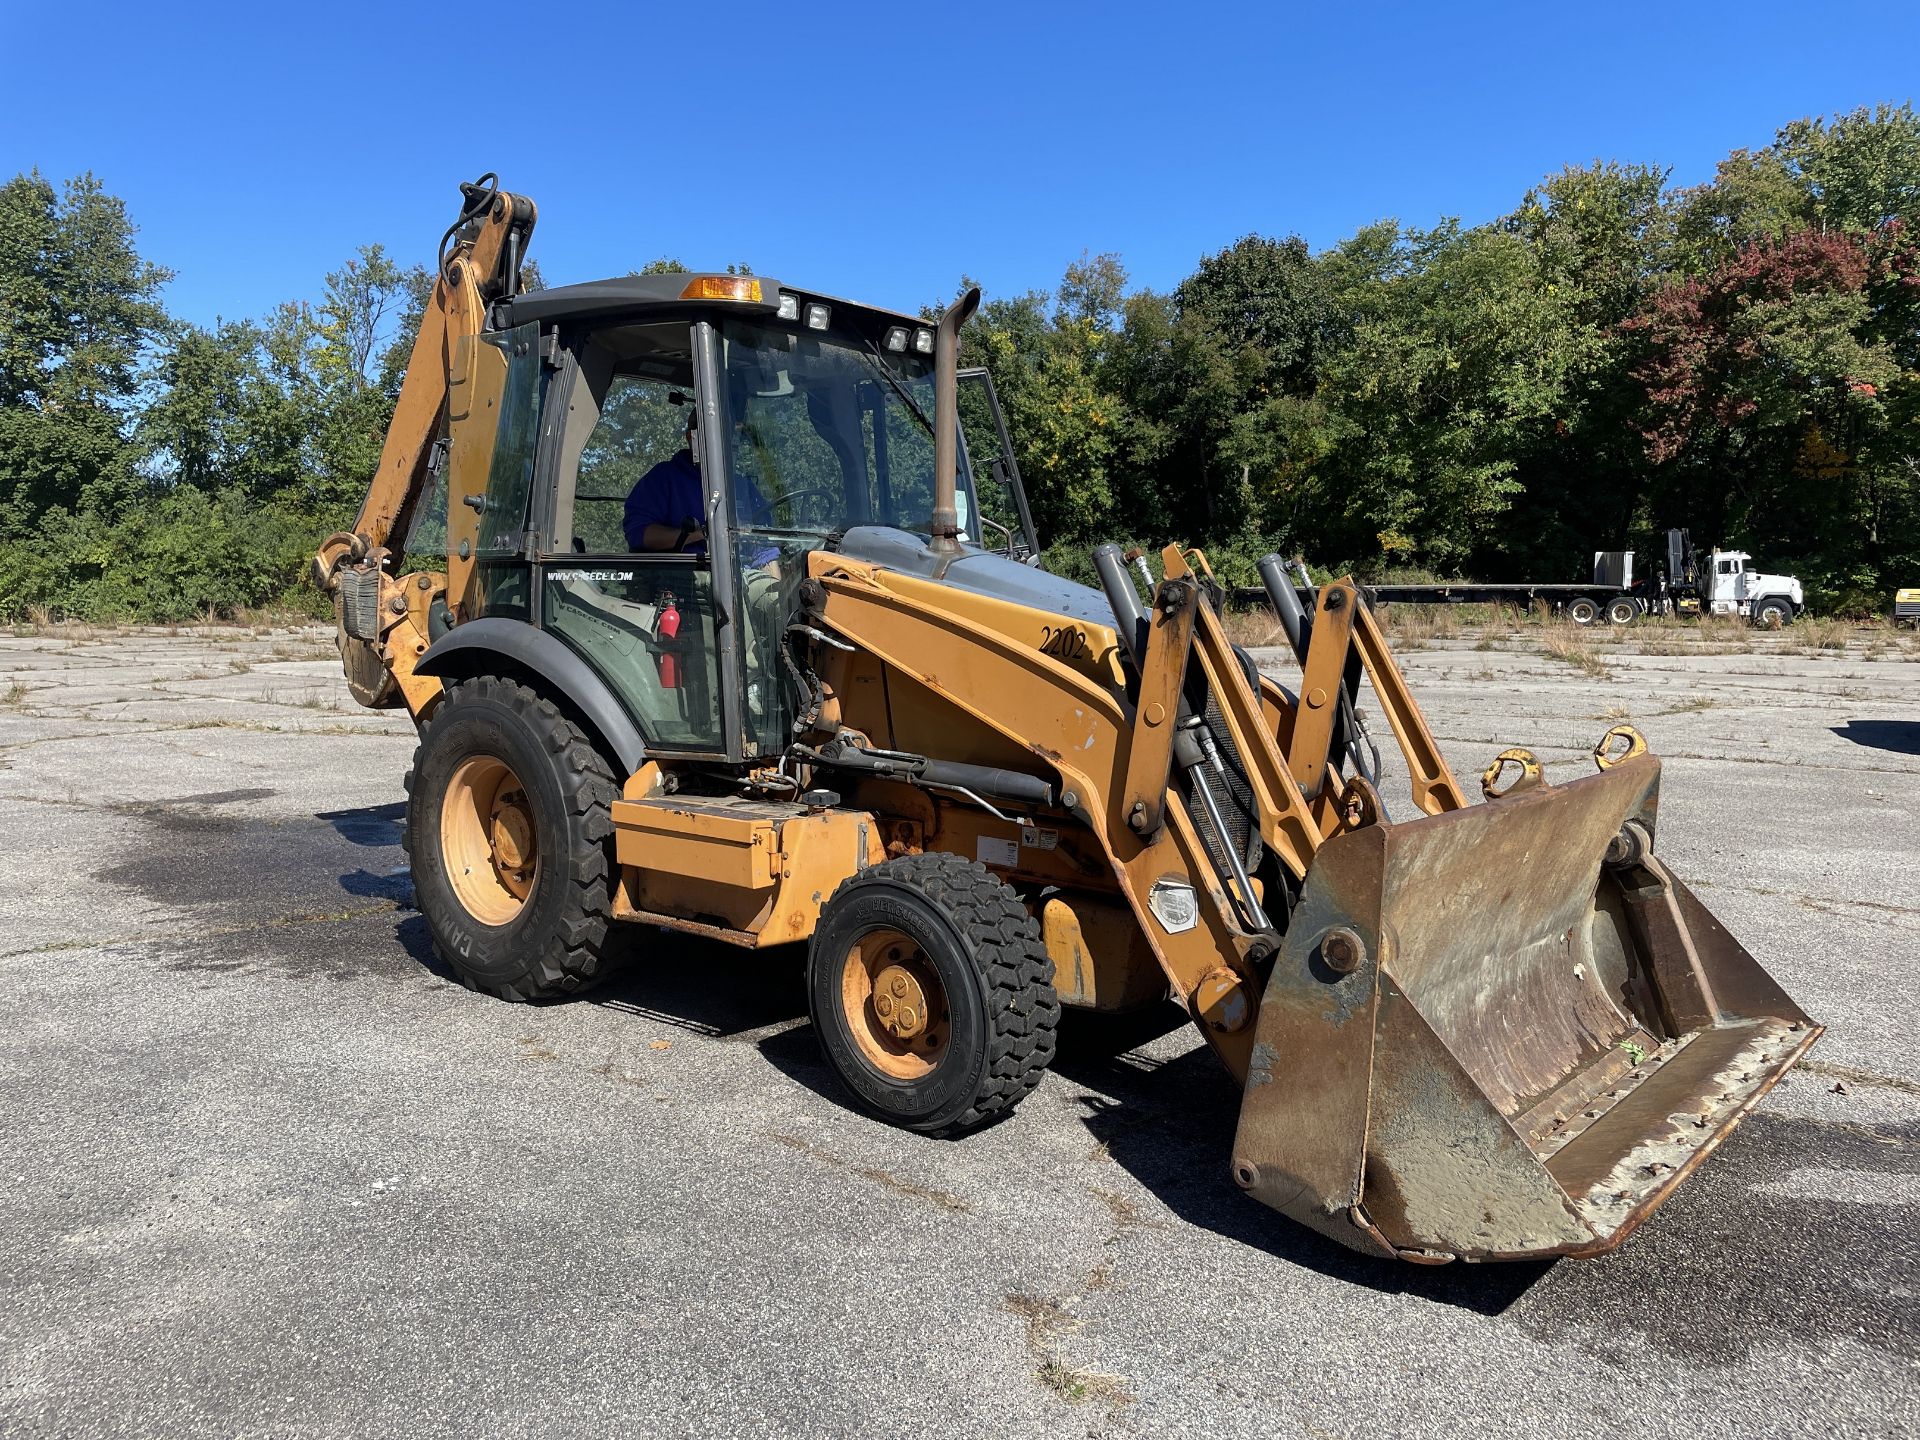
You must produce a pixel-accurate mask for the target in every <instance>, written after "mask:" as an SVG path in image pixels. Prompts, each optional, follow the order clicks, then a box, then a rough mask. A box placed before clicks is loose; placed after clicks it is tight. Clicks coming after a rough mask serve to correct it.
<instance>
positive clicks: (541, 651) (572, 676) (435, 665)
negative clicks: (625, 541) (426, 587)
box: [413, 616, 647, 776]
mask: <svg viewBox="0 0 1920 1440" xmlns="http://www.w3.org/2000/svg"><path fill="white" fill-rule="evenodd" d="M503 662H504V663H503ZM413 668H414V671H415V673H416V674H420V675H433V676H436V677H438V678H440V679H442V680H464V679H468V678H470V677H472V676H474V675H498V674H502V673H512V672H515V671H519V672H525V673H526V674H528V675H530V676H531V677H532V678H533V679H535V680H536V681H537V682H538V683H539V684H540V685H541V686H542V687H543V688H545V689H546V690H547V691H548V692H549V694H550V696H551V698H553V699H554V700H556V701H559V702H562V703H564V704H565V705H566V707H567V708H569V709H571V710H572V711H573V713H574V715H575V716H576V717H578V718H579V719H580V720H581V721H583V722H584V723H585V726H586V728H587V729H588V730H589V731H590V732H591V733H592V734H593V736H594V738H595V739H596V740H597V741H599V742H600V743H601V745H602V746H603V748H604V749H605V750H606V752H607V754H608V755H609V756H611V757H612V758H613V759H615V760H617V761H618V762H619V763H620V766H621V774H622V775H623V776H625V775H631V774H633V773H634V771H636V770H638V769H639V768H640V766H641V764H642V763H643V762H644V761H645V760H646V758H647V745H646V740H645V738H644V737H643V736H642V735H641V734H640V730H639V728H638V727H637V726H636V725H635V724H634V723H633V718H632V717H631V716H630V715H628V714H627V712H626V709H625V708H624V707H623V706H622V705H621V704H620V701H619V699H618V698H617V697H616V696H615V695H614V693H613V691H612V689H611V688H610V687H609V686H608V685H607V682H606V681H604V680H602V679H601V678H600V676H599V675H598V674H596V673H595V672H594V669H593V667H592V666H590V665H588V664H587V662H586V661H584V660H582V659H581V658H580V657H579V656H578V655H576V654H575V653H574V652H573V651H572V650H569V649H568V648H567V647H566V646H565V645H564V644H562V643H561V642H560V641H559V640H557V639H555V638H554V637H553V636H552V635H550V634H548V633H547V632H546V631H545V630H539V629H536V628H534V627H533V626H531V625H529V624H527V623H526V622H525V621H522V620H505V619H500V618H498V617H487V616H482V617H481V618H480V619H478V620H469V621H467V622H466V623H465V624H464V625H456V626H455V627H454V628H453V629H451V630H449V631H448V632H447V633H446V634H444V635H442V636H441V637H440V638H439V639H438V640H436V641H434V642H433V644H431V645H430V646H428V647H427V653H426V654H424V655H422V656H421V657H420V661H419V663H418V664H417V665H415V666H414V667H413Z"/></svg>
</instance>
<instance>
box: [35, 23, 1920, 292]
mask: <svg viewBox="0 0 1920 1440" xmlns="http://www.w3.org/2000/svg"><path fill="white" fill-rule="evenodd" d="M457 17H458V18H461V20H462V23H461V24H460V26H459V28H457V29H456V28H454V27H453V26H452V25H451V24H450V21H451V20H453V19H455V18H457ZM0 46H4V48H5V49H6V50H7V51H10V52H11V55H10V59H9V63H8V64H7V66H6V73H7V77H8V78H7V84H6V87H5V99H4V109H3V110H0V174H12V173H14V172H15V171H17V170H22V169H26V168H29V167H31V166H35V165H37V166H39V167H40V169H41V170H42V171H43V172H45V173H46V174H48V175H49V176H52V177H54V178H56V179H57V178H60V177H64V176H67V175H71V174H75V173H78V172H80V171H83V170H89V169H90V170H92V171H93V172H94V173H96V174H97V175H98V176H99V177H100V178H101V180H102V181H103V182H104V183H105V185H106V186H107V188H108V189H109V190H111V191H112V192H114V193H116V194H118V195H120V196H122V197H123V198H125V200H126V201H127V203H128V206H129V209H130V211H131V213H132V216H133V218H134V220H135V222H136V223H137V224H138V225H139V226H140V227H141V246H142V249H143V251H144V253H146V254H147V255H148V257H149V258H151V259H153V260H156V261H158V262H160V263H162V264H165V265H167V266H169V267H171V268H172V269H174V270H175V271H177V272H178V278H177V279H176V280H175V281H174V283H173V285H172V287H171V289H170V291H169V295H168V299H169V303H170V305H171V306H172V308H173V309H174V310H175V312H176V313H178V314H180V315H182V316H184V317H186V318H188V319H191V320H195V321H199V322H201V323H208V322H211V321H212V320H213V318H214V317H215V316H216V315H222V316H225V317H227V318H230V319H231V318H238V317H240V316H248V315H259V314H262V313H264V312H265V311H266V310H267V309H268V308H270V307H271V306H272V305H273V304H275V303H276V302H278V301H280V300H283V299H289V298H296V297H306V296H312V295H313V294H315V293H316V291H317V290H318V286H319V280H320V277H321V275H323V274H324V273H325V272H326V271H327V270H328V269H331V268H333V267H334V266H336V265H338V264H339V263H340V261H341V260H343V259H344V258H346V257H347V256H348V255H350V254H352V253H353V251H354V250H355V248H356V247H357V246H359V245H361V244H363V243H365V242H368V241H375V240H378V241H381V242H383V243H384V244H385V245H386V246H387V247H388V249H389V250H390V251H391V252H393V253H394V254H395V255H396V256H397V257H398V258H401V259H403V260H426V259H428V258H429V257H430V255H431V253H432V247H433V245H434V243H435V241H436V240H437V239H438V238H439V235H440V232H441V230H442V229H443V228H445V226H446V224H447V223H448V221H449V220H450V219H451V216H452V213H453V209H454V207H455V205H456V204H457V196H456V194H455V190H454V187H455V185H456V183H457V182H458V181H459V180H461V179H466V178H471V177H472V176H474V175H476V174H478V173H479V172H480V171H482V170H488V169H492V170H497V171H498V172H499V173H500V176H501V179H502V182H503V183H504V184H505V185H506V186H507V187H508V188H510V189H515V190H519V191H522V192H523V193H526V194H529V195H531V196H532V197H533V198H534V199H535V200H536V201H537V203H538V204H539V206H540V227H539V231H538V233H537V235H536V236H535V239H534V244H533V253H534V254H535V255H536V256H537V257H538V258H539V260H540V262H541V266H542V269H543V271H544V273H545V274H546V277H547V279H548V281H549V283H564V282H566V281H570V280H585V279H593V278H597V277H599V276H602V275H608V274H619V273H622V272H624V271H626V270H628V269H630V268H633V267H636V266H638V265H640V264H643V263H644V262H646V261H647V260H650V259H653V258H655V257H656V256H660V255H673V256H677V257H679V258H680V259H682V260H684V261H685V262H686V263H688V264H689V265H693V266H696V267H703V266H713V267H719V266H723V265H725V264H726V263H727V262H729V261H746V262H749V263H751V264H752V265H753V266H754V268H755V269H756V270H758V271H759V272H760V273H762V274H767V275H773V276H776V277H784V278H787V279H790V280H791V281H793V282H794V283H796V284H805V285H808V286H810V287H814V288H818V289H821V290H825V291H829V292H833V293H839V294H844V295H850V296H855V297H858V298H862V299H866V300H870V301H872V302H874V303H877V304H882V305H890V306H897V307H902V308H913V307H917V306H918V305H920V304H922V303H925V302H929V301H935V300H938V299H940V298H941V297H943V296H945V295H947V294H950V293H951V291H952V287H953V285H954V282H955V281H956V280H957V278H958V277H959V276H960V275H961V274H962V273H967V274H971V275H973V276H974V277H975V278H977V279H979V280H980V281H981V282H983V283H984V284H985V285H986V286H987V288H988V290H989V293H996V292H997V293H1008V292H1015V291H1020V290H1025V289H1030V288H1045V287H1049V286H1051V285H1052V284H1053V283H1054V282H1055V281H1056V280H1057V278H1058V277H1059V274H1060V272H1061V270H1062V268H1063V267H1064V266H1065V265H1066V264H1067V263H1068V262H1069V261H1071V260H1073V259H1075V258H1076V257H1078V256H1079V254H1080V253H1081V252H1082V251H1083V250H1092V251H1095V252H1098V251H1103V250H1111V251H1117V252H1118V253H1119V254H1120V256H1121V258H1122V261H1123V262H1124V263H1125V264H1126V266H1127V267H1128V269H1129V270H1130V272H1131V273H1132V276H1133V279H1134V281H1135V283H1136V284H1144V285H1151V286H1155V287H1166V286H1170V285H1172V284H1174V283H1175V282H1177V281H1178V280H1179V279H1180V278H1181V277H1182V276H1183V275H1185V274H1186V273H1188V272H1189V271H1190V270H1191V269H1192V268H1193V265H1194V263H1195V262H1196V261H1197V260H1198V259H1199V257H1200V256H1201V255H1203V254H1205V253H1207V252H1209V251H1211V250H1217V249H1219V248H1220V247H1221V246H1223V245H1225V244H1227V243H1228V242H1230V241H1231V240H1233V239H1234V238H1235V237H1236V236H1239V235H1242V234H1245V233H1247V232H1249V231H1260V232H1263V233H1267V234H1287V233H1298V234H1300V235H1303V236H1304V237H1306V239H1307V240H1308V241H1309V242H1310V243H1311V244H1312V245H1313V246H1314V247H1315V248H1316V249H1318V248H1322V247H1325V246H1327V245H1330V244H1332V243H1334V242H1336V241H1337V240H1339V239H1340V238H1342V237H1343V236H1345V235H1348V234H1350V233H1352V231H1353V230H1355V229H1356V228H1357V227H1359V226H1360V225H1363V224H1366V223H1367V222H1369V221H1372V220H1375V219H1379V218H1382V217H1385V216H1397V217H1399V218H1401V219H1403V220H1405V221H1407V222H1409V223H1412V224H1430V223H1432V222H1433V221H1434V220H1435V219H1437V218H1438V217H1440V216H1442V215H1445V214H1458V215H1460V216H1461V217H1462V218H1464V219H1465V220H1467V221H1468V222H1469V223H1472V222H1477V221H1481V220H1486V219H1490V218H1493V217H1495V216H1497V215H1499V214H1502V213H1504V212H1505V211H1506V210H1508V209H1510V208H1511V207H1512V206H1513V205H1514V203H1515V202H1517V201H1518V199H1519V198H1520V196H1521V194H1522V193H1524V191H1525V190H1526V188H1527V186H1528V185H1530V184H1532V183H1534V182H1535V181H1537V180H1538V179H1539V178H1540V177H1542V176H1543V175H1545V174H1548V173H1550V172H1551V171H1554V170H1556V169H1558V168H1560V167H1561V166H1562V165H1565V164H1567V163H1570V162H1585V161H1590V160H1594V159H1596V158H1606V159H1618V160H1623V161H1644V162H1649V163H1658V164H1661V165H1666V166H1670V167H1672V170H1673V180H1674V182H1675V183H1681V184H1690V183H1694V182H1697V181H1700V180H1704V179H1706V178H1708V177H1709V176H1711V174H1712V170H1713V165H1714V162H1715V161H1716V160H1717V159H1718V158H1719V157H1720V156H1722V155H1724V154H1725V153H1726V152H1727V151H1728V150H1729V149H1731V148H1733V147H1736V146H1758V145H1762V144H1765V143H1766V142H1767V141H1768V140H1769V139H1770V138H1771V137H1772V135H1773V132H1774V130H1775V129H1776V128H1777V127H1778V126H1779V125H1780V124H1782V123H1784V122H1785V121H1787V120H1789V119H1792V118H1794V117H1796V116H1800V115H1808V114H1825V113H1832V112H1834V111H1838V110H1844V109H1850V108H1852V107H1854V106H1857V105H1864V104H1871V103H1873V102H1875V101H1880V100H1891V101H1903V100H1907V99H1910V98H1914V96H1915V90H1916V86H1917V85H1920V65H1917V64H1916V62H1917V61H1920V6H1914V5H1910V4H1898V5H1890V6H1869V7H1866V8H1865V9H1861V8H1859V7H1854V8H1851V9H1839V8H1835V9H1832V10H1828V9H1826V8H1824V7H1822V6H1819V5H1817V4H1816V5H1807V4H1805V3H1801V4H1795V5H1772V4H1743V5H1709V4H1690V3H1684V0H1669V3H1666V4H1662V5H1657V6H1637V5H1626V4H1611V5H1601V4H1593V5H1568V4H1560V5H1553V4H1541V3H1535V4H1531V5H1478V6H1474V5H1439V4H1434V5H1428V6H1420V7H1394V6H1390V5H1374V6H1368V7H1364V8H1360V9H1354V8H1349V7H1341V6H1334V5H1322V6H1313V7H1305V6H1294V5H1287V4H1271V5H1242V4H1235V5H1227V4H1202V3H1186V4H1178V3H1176V4H1168V3H1164V0H1162V3H1156V4H1150V5H1146V4H1143V5H1134V4H1106V5H1096V4H1047V3H1044V0H1030V3H1027V4H1024V5H996V4H986V3H981V4H973V5H969V6H966V7H964V8H962V7H954V8H951V9H949V8H947V7H941V6H936V5H912V4H893V5H868V4H858V5H856V4H841V5H835V4H831V3H829V4H815V5H807V6H801V5H794V4H787V5H778V6H776V5H759V4H736V5H732V6H724V5H713V4H683V5H676V6H658V5H652V4H628V5H591V4H570V3H564V0H562V3H553V0H547V3H537V4H520V5H512V6H496V5H491V4H477V3H476V4H473V5H470V6H468V7H464V8H463V7H459V6H451V7H450V6H442V5H434V6H425V5H416V6H408V5H398V4H395V5H360V4H355V3H332V4H328V5H306V6H276V5H260V4H251V5H246V6H224V5H200V6H191V5H189V6H183V7H179V8H175V7H168V6H156V5H151V4H142V5H139V6H133V5H126V4H120V3H97V4H87V3H75V0H68V3H66V4H47V3H45V0H0Z"/></svg>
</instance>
